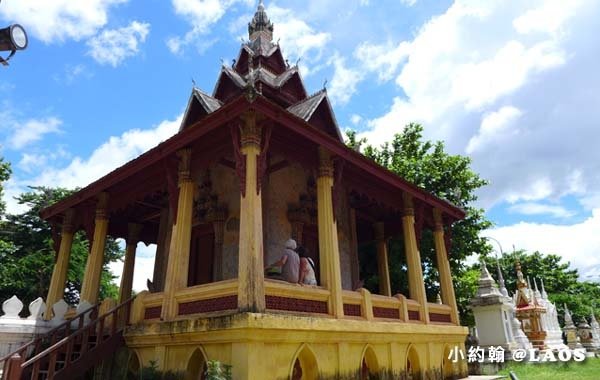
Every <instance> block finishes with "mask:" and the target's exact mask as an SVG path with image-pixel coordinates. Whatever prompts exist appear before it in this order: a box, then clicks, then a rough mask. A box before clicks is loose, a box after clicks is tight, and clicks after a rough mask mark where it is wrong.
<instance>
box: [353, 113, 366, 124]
mask: <svg viewBox="0 0 600 380" xmlns="http://www.w3.org/2000/svg"><path fill="white" fill-rule="evenodd" d="M362 121H363V118H362V116H360V115H357V114H354V115H352V116H350V122H351V123H352V125H355V126H356V125H358V124H360V123H361V122H362Z"/></svg>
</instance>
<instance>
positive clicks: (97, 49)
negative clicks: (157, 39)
mask: <svg viewBox="0 0 600 380" xmlns="http://www.w3.org/2000/svg"><path fill="white" fill-rule="evenodd" d="M148 33H150V24H148V23H142V22H138V21H132V22H131V23H130V24H129V25H128V26H125V27H122V28H117V29H106V30H103V31H102V33H100V34H98V35H97V36H95V37H93V38H91V39H90V40H89V41H88V42H87V46H88V48H89V50H88V54H89V55H90V56H92V58H94V60H96V62H98V63H100V64H108V65H111V66H113V67H117V66H118V65H119V64H121V63H122V62H123V61H124V60H125V59H126V58H129V57H133V56H135V55H137V54H138V53H139V45H140V44H142V43H144V42H145V41H146V37H147V36H148Z"/></svg>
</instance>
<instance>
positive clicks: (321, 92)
mask: <svg viewBox="0 0 600 380" xmlns="http://www.w3.org/2000/svg"><path fill="white" fill-rule="evenodd" d="M326 96H327V90H326V89H324V88H323V89H321V90H319V91H317V92H315V93H314V94H312V95H310V96H307V97H306V98H304V99H302V100H300V101H298V102H296V103H294V104H292V105H291V106H289V107H288V108H287V110H288V111H290V110H292V109H294V108H298V107H299V106H301V105H303V104H306V103H308V102H309V101H311V100H313V99H315V98H317V97H321V99H319V101H318V102H316V104H315V107H314V109H313V110H311V112H309V113H308V114H307V117H310V116H311V115H312V114H313V112H314V110H315V109H316V107H317V106H318V105H319V104H321V102H322V101H323V99H324V98H325V97H326Z"/></svg>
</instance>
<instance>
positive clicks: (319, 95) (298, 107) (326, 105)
mask: <svg viewBox="0 0 600 380" xmlns="http://www.w3.org/2000/svg"><path fill="white" fill-rule="evenodd" d="M287 110H288V111H289V112H291V113H293V114H294V115H296V116H298V117H299V118H301V119H303V120H304V121H306V122H308V123H309V124H315V123H318V121H316V120H313V117H316V116H317V115H316V114H317V111H319V110H322V114H321V115H320V116H321V117H322V118H326V119H329V120H327V121H328V123H325V125H324V127H325V128H326V129H325V132H326V133H328V134H330V135H332V136H333V137H336V138H338V139H340V141H342V142H343V141H344V138H343V137H342V133H341V132H340V128H339V126H338V124H337V120H336V119H335V114H334V112H333V108H332V107H331V102H330V101H329V97H328V96H327V90H326V89H322V90H320V91H318V92H316V93H315V94H313V95H311V96H310V97H308V98H306V99H304V100H302V101H300V102H298V103H296V104H294V105H293V106H290V107H288V109H287Z"/></svg>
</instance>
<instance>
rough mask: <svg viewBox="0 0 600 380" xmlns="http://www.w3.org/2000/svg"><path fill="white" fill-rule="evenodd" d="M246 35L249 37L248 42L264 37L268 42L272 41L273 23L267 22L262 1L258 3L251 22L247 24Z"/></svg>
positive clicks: (267, 18)
mask: <svg viewBox="0 0 600 380" xmlns="http://www.w3.org/2000/svg"><path fill="white" fill-rule="evenodd" d="M248 34H249V35H250V40H256V39H258V38H259V37H264V38H266V39H268V40H272V39H273V23H272V22H271V21H270V20H269V16H267V12H265V5H264V4H263V0H260V1H259V2H258V8H257V9H256V13H255V14H254V17H253V18H252V21H250V22H249V23H248Z"/></svg>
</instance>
